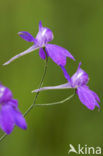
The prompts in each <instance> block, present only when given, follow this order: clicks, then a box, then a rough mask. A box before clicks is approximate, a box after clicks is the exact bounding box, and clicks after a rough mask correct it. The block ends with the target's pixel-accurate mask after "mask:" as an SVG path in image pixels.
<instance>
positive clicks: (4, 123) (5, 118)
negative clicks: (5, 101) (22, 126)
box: [0, 105, 14, 134]
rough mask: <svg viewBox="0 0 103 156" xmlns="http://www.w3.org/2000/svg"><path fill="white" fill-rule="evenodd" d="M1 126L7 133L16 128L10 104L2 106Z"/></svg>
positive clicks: (0, 112) (0, 114)
mask: <svg viewBox="0 0 103 156" xmlns="http://www.w3.org/2000/svg"><path fill="white" fill-rule="evenodd" d="M0 128H1V129H2V130H3V131H4V132H5V133H6V134H10V133H11V132H12V130H13V128H14V118H13V115H12V112H11V107H10V106H7V105H2V107H1V111H0Z"/></svg>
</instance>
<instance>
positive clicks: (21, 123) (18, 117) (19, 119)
mask: <svg viewBox="0 0 103 156" xmlns="http://www.w3.org/2000/svg"><path fill="white" fill-rule="evenodd" d="M13 114H14V120H15V124H16V125H17V126H18V127H20V128H22V129H24V130H25V129H27V124H26V121H25V118H24V117H23V115H22V114H21V112H20V111H19V110H16V109H13Z"/></svg>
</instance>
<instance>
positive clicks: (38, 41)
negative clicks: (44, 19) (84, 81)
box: [4, 21, 75, 67]
mask: <svg viewBox="0 0 103 156" xmlns="http://www.w3.org/2000/svg"><path fill="white" fill-rule="evenodd" d="M18 34H19V36H20V37H22V38H23V39H24V40H26V41H28V42H32V43H33V46H31V47H30V48H29V49H27V50H26V51H24V52H22V53H20V54H18V55H16V56H14V57H12V58H11V59H10V60H9V61H7V62H6V63H4V65H7V64H9V63H11V62H12V61H13V60H15V59H17V58H19V57H21V56H23V55H25V54H28V53H31V52H32V51H34V50H36V49H39V55H40V57H41V59H45V58H46V56H48V57H50V58H51V59H52V60H53V61H54V62H55V63H56V64H57V65H59V66H63V67H64V66H65V65H66V57H69V58H70V59H73V60H75V59H74V57H73V56H72V55H71V53H70V52H69V51H68V50H66V49H64V48H62V47H60V46H57V45H54V44H48V42H50V41H52V40H53V33H52V31H51V30H50V29H49V28H46V27H43V26H42V23H41V21H40V22H39V32H38V33H37V36H36V38H34V37H33V36H32V35H31V34H30V33H28V32H25V31H21V32H19V33H18ZM44 48H45V51H44Z"/></svg>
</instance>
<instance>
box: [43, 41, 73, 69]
mask: <svg viewBox="0 0 103 156" xmlns="http://www.w3.org/2000/svg"><path fill="white" fill-rule="evenodd" d="M45 49H46V51H47V52H48V55H49V56H50V58H51V59H52V60H53V61H54V62H55V63H56V64H57V65H62V66H65V65H66V57H69V58H70V59H73V60H75V59H74V57H73V56H72V55H71V54H70V52H69V51H68V50H66V49H64V48H62V47H60V46H57V45H53V44H46V48H45Z"/></svg>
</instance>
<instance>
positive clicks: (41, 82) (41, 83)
mask: <svg viewBox="0 0 103 156" xmlns="http://www.w3.org/2000/svg"><path fill="white" fill-rule="evenodd" d="M47 64H48V57H46V61H45V67H44V73H43V76H42V79H41V81H40V85H39V89H40V88H41V87H42V85H43V81H44V78H45V75H46V72H47ZM39 93H40V91H38V92H37V93H36V95H35V98H34V101H33V104H32V105H31V106H30V107H29V108H28V109H27V111H26V112H25V113H24V115H23V116H24V117H25V116H26V115H27V114H28V113H29V112H30V111H31V110H32V109H33V107H34V105H35V103H36V100H37V98H38V95H39ZM6 136H8V135H7V134H6V133H4V134H3V135H2V136H1V138H0V142H1V141H2V140H4V139H5V137H6Z"/></svg>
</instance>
